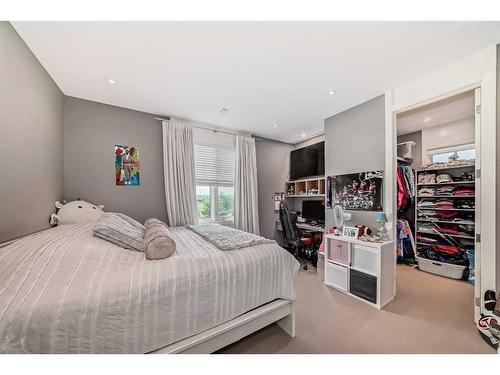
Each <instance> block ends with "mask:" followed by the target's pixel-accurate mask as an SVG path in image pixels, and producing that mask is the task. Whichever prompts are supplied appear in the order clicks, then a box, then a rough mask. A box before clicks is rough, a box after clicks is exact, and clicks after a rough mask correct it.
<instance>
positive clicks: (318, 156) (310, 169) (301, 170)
mask: <svg viewBox="0 0 500 375" xmlns="http://www.w3.org/2000/svg"><path fill="white" fill-rule="evenodd" d="M324 174H325V142H319V143H315V144H313V145H310V146H307V147H302V148H299V149H297V150H293V151H292V152H291V153H290V180H297V179H299V178H305V177H312V176H323V175H324Z"/></svg>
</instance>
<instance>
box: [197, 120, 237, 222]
mask: <svg viewBox="0 0 500 375" xmlns="http://www.w3.org/2000/svg"><path fill="white" fill-rule="evenodd" d="M193 136H194V163H195V173H196V201H197V204H198V214H199V217H200V221H201V222H203V221H205V222H207V221H212V222H218V223H221V224H225V225H232V224H233V223H234V153H235V146H236V138H235V136H233V135H230V134H224V133H219V132H213V131H210V130H204V129H194V130H193Z"/></svg>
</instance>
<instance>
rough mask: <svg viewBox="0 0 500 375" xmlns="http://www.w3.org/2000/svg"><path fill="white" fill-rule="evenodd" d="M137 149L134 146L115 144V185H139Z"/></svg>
mask: <svg viewBox="0 0 500 375" xmlns="http://www.w3.org/2000/svg"><path fill="white" fill-rule="evenodd" d="M139 170H140V162H139V149H138V148H137V147H136V146H122V145H115V181H116V186H128V185H130V186H139V185H140V184H141V177H140V171H139Z"/></svg>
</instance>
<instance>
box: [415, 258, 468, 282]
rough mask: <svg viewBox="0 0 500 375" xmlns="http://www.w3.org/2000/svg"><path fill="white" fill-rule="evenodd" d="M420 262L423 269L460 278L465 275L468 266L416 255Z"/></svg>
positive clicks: (419, 264)
mask: <svg viewBox="0 0 500 375" xmlns="http://www.w3.org/2000/svg"><path fill="white" fill-rule="evenodd" d="M415 258H416V259H417V262H418V268H420V269H421V270H422V271H425V272H429V273H434V274H436V275H440V276H445V277H449V278H452V279H457V280H460V279H462V277H463V276H464V271H465V269H466V268H467V266H458V265H456V264H451V263H444V262H438V261H436V260H430V259H425V258H420V257H418V256H416V257H415Z"/></svg>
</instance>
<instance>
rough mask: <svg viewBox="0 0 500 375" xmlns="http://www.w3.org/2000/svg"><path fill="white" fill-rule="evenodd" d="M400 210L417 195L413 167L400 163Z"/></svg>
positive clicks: (398, 174) (398, 171) (398, 176)
mask: <svg viewBox="0 0 500 375" xmlns="http://www.w3.org/2000/svg"><path fill="white" fill-rule="evenodd" d="M397 180H398V210H401V209H404V208H405V207H406V206H407V205H409V204H411V203H413V201H414V199H415V195H416V191H417V190H416V186H415V175H414V174H413V169H412V167H410V166H408V165H398V169H397Z"/></svg>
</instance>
